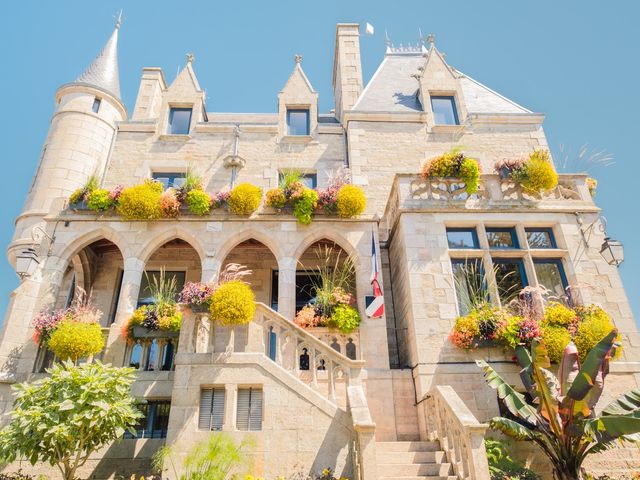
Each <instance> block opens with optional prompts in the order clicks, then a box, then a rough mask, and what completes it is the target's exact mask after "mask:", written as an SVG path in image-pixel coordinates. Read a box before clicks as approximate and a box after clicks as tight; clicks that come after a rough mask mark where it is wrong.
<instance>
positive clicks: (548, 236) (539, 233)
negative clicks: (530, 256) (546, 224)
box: [526, 228, 557, 248]
mask: <svg viewBox="0 0 640 480" xmlns="http://www.w3.org/2000/svg"><path fill="white" fill-rule="evenodd" d="M526 232H527V243H528V244H529V248H557V246H556V239H555V238H554V236H553V231H552V230H551V229H550V228H527V229H526Z"/></svg>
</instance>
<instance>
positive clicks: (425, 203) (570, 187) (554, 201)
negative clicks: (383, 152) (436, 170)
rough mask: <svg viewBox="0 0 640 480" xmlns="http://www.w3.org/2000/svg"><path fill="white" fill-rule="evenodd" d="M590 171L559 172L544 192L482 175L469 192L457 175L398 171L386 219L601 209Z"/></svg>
mask: <svg viewBox="0 0 640 480" xmlns="http://www.w3.org/2000/svg"><path fill="white" fill-rule="evenodd" d="M586 179H587V175H583V174H562V175H559V181H558V185H557V186H556V187H555V188H554V189H553V190H551V191H549V192H545V193H543V194H541V195H532V194H529V193H527V192H525V191H524V190H523V189H522V188H521V187H520V186H519V185H518V184H517V183H516V182H514V181H513V180H511V179H502V178H500V176H499V175H482V176H481V181H480V187H479V189H478V191H477V192H476V193H473V194H468V193H467V192H466V191H465V184H464V182H462V181H460V180H459V179H456V178H433V179H427V180H425V179H423V178H422V177H421V176H420V175H414V174H397V175H396V176H395V179H394V181H393V185H392V187H391V192H390V194H389V200H388V202H387V206H386V208H385V212H384V216H383V221H384V223H385V224H386V226H387V227H388V228H392V227H393V225H394V224H395V222H396V220H397V218H398V215H399V214H401V213H403V212H408V211H411V212H460V211H465V210H472V211H478V212H531V211H532V210H533V211H535V210H543V211H548V212H561V213H574V212H598V211H599V208H598V207H597V206H596V205H595V203H594V202H593V198H592V196H591V194H590V192H589V188H588V187H587V184H586Z"/></svg>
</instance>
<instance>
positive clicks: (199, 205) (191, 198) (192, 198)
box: [185, 189, 212, 215]
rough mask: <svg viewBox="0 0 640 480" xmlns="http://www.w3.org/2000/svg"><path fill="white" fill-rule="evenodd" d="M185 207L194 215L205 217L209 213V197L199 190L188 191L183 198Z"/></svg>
mask: <svg viewBox="0 0 640 480" xmlns="http://www.w3.org/2000/svg"><path fill="white" fill-rule="evenodd" d="M185 201H186V202H187V206H188V207H189V210H191V211H192V212H193V213H195V214H196V215H207V214H208V213H209V212H210V211H211V203H212V202H211V196H210V195H209V194H208V193H207V192H203V191H202V190H199V189H193V190H189V191H188V192H187V195H186V197H185Z"/></svg>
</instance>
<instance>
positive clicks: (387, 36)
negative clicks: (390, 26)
mask: <svg viewBox="0 0 640 480" xmlns="http://www.w3.org/2000/svg"><path fill="white" fill-rule="evenodd" d="M384 39H385V40H384V41H385V43H386V44H387V47H390V46H391V39H390V38H389V33H388V32H387V29H386V28H385V29H384Z"/></svg>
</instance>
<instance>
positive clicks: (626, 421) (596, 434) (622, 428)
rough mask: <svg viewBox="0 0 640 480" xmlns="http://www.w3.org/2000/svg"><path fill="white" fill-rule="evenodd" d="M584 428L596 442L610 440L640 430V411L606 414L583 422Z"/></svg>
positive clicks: (633, 433)
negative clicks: (624, 413) (625, 413)
mask: <svg viewBox="0 0 640 480" xmlns="http://www.w3.org/2000/svg"><path fill="white" fill-rule="evenodd" d="M582 429H583V431H584V432H585V433H586V434H587V435H590V436H591V437H592V438H593V440H594V441H596V442H610V441H611V440H615V439H616V438H620V437H623V436H625V435H635V434H637V433H639V432H640V411H636V412H634V413H631V414H628V415H606V416H604V417H598V418H589V419H586V420H584V421H583V422H582Z"/></svg>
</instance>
